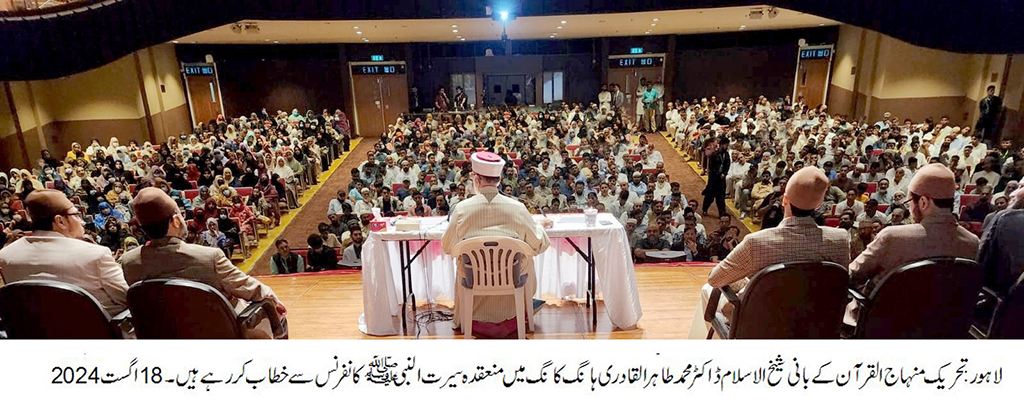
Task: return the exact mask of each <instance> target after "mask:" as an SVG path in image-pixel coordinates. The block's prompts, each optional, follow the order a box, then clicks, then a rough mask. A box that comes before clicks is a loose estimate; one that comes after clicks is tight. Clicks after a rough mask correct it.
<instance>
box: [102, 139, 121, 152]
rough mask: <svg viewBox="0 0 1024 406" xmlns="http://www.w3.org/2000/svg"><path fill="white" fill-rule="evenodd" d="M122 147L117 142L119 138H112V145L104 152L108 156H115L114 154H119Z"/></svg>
mask: <svg viewBox="0 0 1024 406" xmlns="http://www.w3.org/2000/svg"><path fill="white" fill-rule="evenodd" d="M120 146H121V143H120V142H119V141H118V140H117V137H110V143H109V144H108V145H107V148H106V149H105V150H104V152H106V153H107V156H114V154H115V153H117V148H118V147H120Z"/></svg>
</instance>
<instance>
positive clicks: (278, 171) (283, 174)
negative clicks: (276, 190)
mask: <svg viewBox="0 0 1024 406" xmlns="http://www.w3.org/2000/svg"><path fill="white" fill-rule="evenodd" d="M274 175H276V176H277V177H278V178H280V179H283V180H284V184H283V185H282V186H283V187H284V194H285V199H286V200H287V201H288V207H291V208H296V207H299V202H298V200H299V199H298V196H296V194H295V188H294V186H292V185H293V183H294V182H295V171H293V170H292V168H291V167H290V166H288V164H287V163H286V162H285V160H284V157H277V165H275V166H274ZM275 187H276V186H275Z"/></svg>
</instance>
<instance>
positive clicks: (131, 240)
mask: <svg viewBox="0 0 1024 406" xmlns="http://www.w3.org/2000/svg"><path fill="white" fill-rule="evenodd" d="M139 245H141V244H139V240H138V239H136V238H135V237H132V236H129V237H125V239H124V243H122V244H121V252H122V253H125V252H128V251H131V250H133V249H136V248H138V247H139Z"/></svg>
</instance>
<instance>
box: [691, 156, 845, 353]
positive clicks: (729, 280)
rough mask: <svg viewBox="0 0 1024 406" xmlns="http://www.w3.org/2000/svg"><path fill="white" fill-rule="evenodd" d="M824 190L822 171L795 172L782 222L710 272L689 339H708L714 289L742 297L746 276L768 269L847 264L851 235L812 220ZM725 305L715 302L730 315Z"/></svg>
mask: <svg viewBox="0 0 1024 406" xmlns="http://www.w3.org/2000/svg"><path fill="white" fill-rule="evenodd" d="M828 187H829V185H828V178H827V177H826V176H825V172H823V171H822V170H821V169H818V168H816V167H806V168H803V169H801V170H799V171H797V172H796V173H794V174H793V177H792V178H790V179H789V182H788V183H787V185H786V189H785V193H784V194H783V195H782V207H783V209H784V211H785V219H784V220H782V223H780V224H779V226H778V227H774V228H770V229H766V230H761V231H758V232H755V233H752V234H749V235H747V237H746V238H744V239H743V241H742V242H740V244H739V245H737V246H736V248H735V249H733V251H732V252H730V253H729V255H728V256H727V257H725V259H724V260H722V262H719V263H718V265H716V266H715V268H714V269H712V270H711V274H710V275H708V283H707V284H705V285H704V287H703V288H702V289H701V295H700V296H701V298H700V303H699V305H698V306H697V309H696V312H695V313H694V317H693V322H692V324H691V325H690V334H689V337H690V338H691V339H701V338H705V337H706V336H707V332H708V324H707V322H705V321H704V311H705V309H706V308H707V302H708V300H709V298H710V297H711V291H712V290H713V289H715V288H721V287H723V286H725V285H730V286H731V287H732V289H733V290H734V291H736V292H738V293H739V294H740V296H741V297H742V294H743V291H742V289H743V287H745V286H746V282H747V280H748V278H750V277H752V276H754V275H755V274H756V273H757V272H758V271H760V270H761V269H764V268H765V267H768V266H771V265H776V264H782V263H787V262H796V261H831V262H835V263H838V264H839V265H841V266H843V267H845V266H847V265H849V264H850V235H849V234H848V233H847V232H846V230H843V229H840V228H832V227H825V226H818V225H817V224H816V223H815V222H814V219H813V218H812V216H813V215H814V209H815V208H817V207H818V206H820V205H821V202H822V201H823V200H824V198H825V192H826V191H827V190H828ZM727 303H729V302H728V301H726V300H724V299H723V300H721V301H719V303H718V310H719V311H723V312H724V313H725V314H726V316H730V315H731V314H730V313H731V308H732V306H726V304H727Z"/></svg>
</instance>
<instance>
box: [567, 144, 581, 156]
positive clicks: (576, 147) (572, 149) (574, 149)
mask: <svg viewBox="0 0 1024 406" xmlns="http://www.w3.org/2000/svg"><path fill="white" fill-rule="evenodd" d="M579 148H580V146H579V145H566V146H565V150H566V151H569V154H570V155H571V154H572V153H574V152H576V150H577V149H579Z"/></svg>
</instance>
